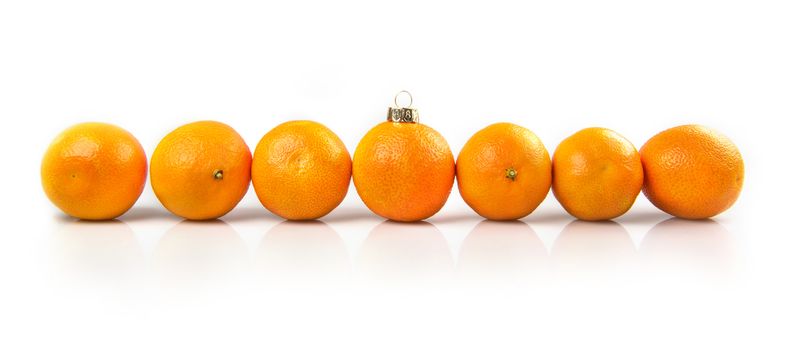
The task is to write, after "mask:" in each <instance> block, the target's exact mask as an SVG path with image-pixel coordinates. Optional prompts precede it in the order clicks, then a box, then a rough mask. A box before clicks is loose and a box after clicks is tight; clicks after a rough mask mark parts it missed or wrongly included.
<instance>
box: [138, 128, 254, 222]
mask: <svg viewBox="0 0 788 350" xmlns="http://www.w3.org/2000/svg"><path fill="white" fill-rule="evenodd" d="M251 165H252V154H251V152H250V151H249V147H248V146H246V143H244V140H243V139H242V138H241V135H239V134H238V133H237V132H236V131H235V130H233V128H231V127H230V126H228V125H226V124H222V123H220V122H215V121H200V122H195V123H191V124H186V125H184V126H181V127H179V128H177V129H175V130H174V131H172V132H171V133H169V134H168V135H167V136H165V137H164V139H162V140H161V142H159V145H158V146H156V150H154V151H153V157H151V160H150V181H151V186H152V187H153V192H154V193H156V197H157V198H158V199H159V201H160V202H161V204H162V205H164V207H165V208H167V210H169V211H170V212H172V213H173V214H175V215H178V216H181V217H183V218H186V219H190V220H210V219H216V218H218V217H221V216H223V215H224V214H227V213H228V212H229V211H230V210H232V209H233V208H234V207H235V206H236V205H237V204H238V202H239V201H240V200H241V198H243V196H244V194H246V190H247V189H248V188H249V178H250V176H251V170H250V169H251Z"/></svg>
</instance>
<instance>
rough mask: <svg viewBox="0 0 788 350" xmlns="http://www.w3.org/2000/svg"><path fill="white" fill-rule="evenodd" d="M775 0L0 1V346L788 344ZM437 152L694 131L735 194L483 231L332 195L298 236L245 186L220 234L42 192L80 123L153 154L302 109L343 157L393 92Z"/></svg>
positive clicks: (218, 227)
mask: <svg viewBox="0 0 788 350" xmlns="http://www.w3.org/2000/svg"><path fill="white" fill-rule="evenodd" d="M787 14H788V13H786V10H785V8H784V5H783V4H782V3H780V2H777V1H748V2H743V1H742V2H735V1H734V2H726V3H724V4H723V3H720V2H716V1H663V2H659V3H653V4H647V3H643V2H631V1H628V2H623V1H599V2H581V1H553V2H545V3H538V2H520V3H519V4H516V5H514V4H510V5H506V4H500V3H498V2H496V1H493V2H485V3H484V4H481V3H480V4H459V3H451V4H437V3H425V2H409V1H399V2H395V3H385V4H373V3H370V2H358V3H354V2H346V1H340V2H326V3H318V2H309V1H307V2H299V1H295V2H287V3H286V4H265V3H256V2H241V1H225V2H221V3H209V2H186V1H182V2H181V1H138V2H134V3H129V4H120V3H114V2H107V1H69V2H55V1H25V2H14V3H11V2H2V3H0V48H1V49H0V116H1V117H0V120H2V127H0V142H2V145H1V146H2V147H1V148H0V149H2V152H3V153H2V156H3V157H2V159H3V161H4V162H3V163H4V166H5V167H4V169H3V170H4V171H3V174H4V179H5V181H4V183H3V191H2V194H0V198H2V202H0V203H2V210H1V211H0V213H2V218H3V230H2V234H0V329H2V330H3V331H2V332H0V348H2V349H51V348H65V349H173V348H176V349H177V348H190V349H217V348H227V349H232V348H301V349H318V348H320V349H325V348H329V349H333V348H355V349H411V348H425V349H426V348H428V349H444V348H477V349H478V348H483V349H499V348H528V347H530V348H535V349H551V348H568V349H577V348H600V349H611V348H612V349H633V348H635V349H640V348H645V349H705V348H732V349H742V348H752V349H768V348H774V349H784V348H786V346H788V342H786V340H785V337H784V332H785V315H786V312H788V303H787V302H786V295H788V285H787V283H788V282H786V268H788V257H786V254H785V247H786V246H788V235H786V234H785V232H784V231H785V229H784V228H783V227H784V219H783V218H784V216H785V214H784V211H785V209H784V208H785V204H784V202H785V201H784V198H786V194H787V193H786V190H785V186H784V183H785V175H784V174H785V173H786V166H785V161H784V158H785V155H784V149H785V147H784V142H783V141H784V139H785V136H784V134H785V131H784V130H785V129H784V127H783V126H782V124H784V123H783V120H784V119H785V116H786V115H788V104H786V103H785V98H786V96H788V85H786V82H787V81H788V65H786V62H788V52H787V50H786V48H785V45H784V42H785V34H784V33H788V22H786V21H785V18H786V15H787ZM403 88H405V89H408V90H410V91H411V92H412V93H413V95H414V107H417V108H419V111H420V114H421V120H422V122H424V123H426V124H428V125H430V126H432V127H433V128H435V129H436V130H438V131H440V132H441V133H442V134H443V135H444V136H445V137H446V139H447V140H448V141H449V144H450V145H451V147H452V150H453V151H454V153H455V156H456V154H457V153H458V152H459V150H460V148H461V147H462V145H463V144H464V142H465V141H466V140H467V139H468V138H469V137H470V136H471V135H472V134H473V132H475V131H476V130H478V129H481V128H482V127H484V126H486V125H487V124H490V123H492V122H496V121H511V122H515V123H518V124H521V125H523V126H525V127H528V128H529V129H531V130H533V131H534V132H535V133H536V134H538V135H539V136H540V137H541V138H542V140H543V141H544V143H545V145H546V146H547V148H548V149H549V150H550V151H551V153H552V150H553V149H554V148H555V146H556V145H557V144H558V143H559V142H560V141H561V140H562V139H563V138H564V137H566V136H568V135H570V134H571V133H573V132H574V131H577V130H579V129H581V128H584V127H587V126H605V127H609V128H611V129H614V130H616V131H618V132H620V133H621V134H623V135H625V136H626V137H627V138H629V139H630V140H631V141H632V142H633V143H634V144H635V145H636V146H637V147H640V145H642V144H643V143H644V142H645V141H646V140H647V139H648V138H649V137H650V136H651V135H653V134H655V133H657V132H658V131H661V130H663V129H666V128H668V127H671V126H674V125H679V124H685V123H700V124H705V125H709V126H711V127H713V128H715V129H717V130H719V131H721V132H723V133H725V134H726V135H728V136H729V137H731V139H733V140H734V142H735V143H736V144H737V145H738V146H739V148H740V149H741V152H742V154H743V155H744V159H745V163H746V180H745V188H744V192H743V193H742V195H741V198H740V199H739V201H738V202H737V203H736V205H735V206H734V207H733V208H732V209H731V210H729V211H727V212H725V213H723V214H722V215H720V216H718V217H716V218H714V219H713V220H709V221H701V222H688V221H682V220H676V219H671V218H670V217H669V216H668V215H666V214H664V213H661V212H660V211H658V210H657V209H656V208H654V207H653V206H652V205H651V204H650V203H649V202H648V201H647V200H645V198H643V197H642V196H641V198H639V199H638V201H637V202H636V203H635V207H634V208H633V209H632V210H631V211H630V212H629V213H628V214H626V215H625V216H623V217H621V218H619V219H616V220H615V221H616V222H615V223H606V224H598V223H597V224H590V223H583V222H575V221H573V220H572V219H571V217H570V216H568V215H567V214H566V213H565V212H564V211H563V210H562V209H561V208H560V206H559V205H558V204H557V202H556V201H555V199H554V198H553V197H552V194H550V195H548V198H547V200H546V201H545V202H544V203H543V205H542V206H541V207H540V208H539V209H537V211H536V212H535V213H534V214H533V215H531V216H529V217H527V218H526V219H524V220H523V221H522V222H513V223H493V222H486V221H483V220H482V219H481V218H480V217H478V216H476V215H475V214H474V213H473V212H472V211H471V210H470V209H469V208H468V207H467V206H466V205H465V204H464V203H463V202H462V199H461V198H460V196H459V193H458V192H457V190H456V188H455V190H454V191H453V192H452V195H451V197H450V199H449V202H448V203H447V205H446V207H445V208H444V209H443V210H442V211H441V212H440V213H439V214H438V215H436V216H435V217H433V218H430V219H429V220H428V221H427V222H426V223H421V224H416V225H403V224H396V223H389V222H384V221H383V220H382V219H381V218H378V217H376V216H374V215H373V214H371V213H370V212H369V211H368V210H367V209H366V208H365V207H364V206H363V204H362V203H361V201H360V200H359V198H358V196H357V195H356V193H355V191H354V190H353V189H352V188H351V191H350V193H349V194H348V196H347V198H346V200H345V202H344V203H343V204H342V205H341V206H340V207H339V208H338V209H337V210H336V211H334V212H332V213H331V214H330V215H328V216H327V217H325V218H324V219H322V220H321V222H313V223H290V222H282V221H281V220H280V219H278V218H276V217H274V216H273V215H272V214H270V213H268V212H266V211H265V210H264V209H263V207H262V206H261V205H259V203H258V202H257V200H256V198H255V197H254V193H253V192H252V191H250V192H249V193H248V195H247V197H246V198H245V199H244V200H243V201H242V203H241V205H240V206H239V207H238V208H237V209H236V210H235V211H233V212H232V213H230V214H229V215H228V216H226V217H224V218H222V219H221V221H216V222H210V223H192V222H182V221H181V220H180V219H178V218H176V217H173V216H171V215H170V214H169V213H167V212H166V211H165V210H164V209H163V208H162V207H161V206H160V205H159V204H158V202H157V201H156V199H155V197H154V196H153V195H152V192H151V189H150V187H149V186H148V187H147V188H146V190H145V193H144V194H143V196H142V198H141V199H140V201H139V202H138V204H137V206H136V207H135V208H133V209H132V210H131V211H130V212H129V213H127V214H126V215H124V216H122V217H120V218H119V219H118V220H117V221H114V222H103V223H85V222H77V221H75V220H72V219H69V218H66V217H65V216H63V215H62V214H60V213H59V212H58V211H57V210H56V209H55V208H54V207H53V206H52V205H51V204H49V202H48V201H47V199H46V197H45V196H44V194H43V192H42V190H41V187H40V184H39V174H38V167H39V162H40V158H41V155H42V154H43V152H44V150H45V149H46V146H47V145H48V143H49V141H50V140H51V139H52V138H53V137H54V136H55V135H56V134H57V133H58V132H59V131H60V130H62V129H64V128H65V127H67V126H69V125H71V124H73V123H77V122H81V121H88V120H97V121H105V122H111V123H115V124H117V125H119V126H121V127H124V128H126V129H128V130H129V131H131V132H132V133H133V134H135V135H136V136H137V137H138V138H139V139H140V141H141V142H142V144H143V145H144V147H145V150H146V152H147V153H148V155H150V154H151V153H152V151H153V149H154V147H155V146H156V143H157V142H158V141H159V139H160V138H161V137H163V136H164V135H165V134H166V133H167V132H168V131H170V130H171V129H173V128H175V127H177V126H178V125H180V124H183V123H186V122H190V121H194V120H199V119H217V120H221V121H223V122H226V123H228V124H230V125H231V126H233V127H235V128H236V129H237V130H238V131H239V132H240V133H241V134H242V135H243V136H244V138H245V139H246V141H247V143H248V144H249V146H250V147H254V145H256V142H257V141H258V140H259V138H260V137H261V136H262V135H263V134H264V133H265V132H266V131H268V130H269V129H271V128H272V127H273V126H275V125H277V124H279V123H281V122H284V121H286V120H290V119H297V118H308V119H314V120H318V121H320V122H322V123H324V124H326V125H327V126H328V127H330V128H331V129H333V130H334V131H335V132H336V133H337V134H338V135H339V136H340V137H341V138H342V139H343V140H344V141H345V143H346V145H347V146H348V148H349V149H350V150H351V152H352V151H353V149H354V148H355V145H356V143H357V142H358V140H359V139H360V138H361V137H362V136H363V134H364V132H366V131H367V130H368V129H370V128H371V127H372V126H374V125H375V124H376V123H378V122H380V121H383V120H384V119H385V116H386V110H387V107H388V106H389V105H390V104H391V103H392V99H393V97H394V94H395V93H396V92H397V91H399V90H401V89H403Z"/></svg>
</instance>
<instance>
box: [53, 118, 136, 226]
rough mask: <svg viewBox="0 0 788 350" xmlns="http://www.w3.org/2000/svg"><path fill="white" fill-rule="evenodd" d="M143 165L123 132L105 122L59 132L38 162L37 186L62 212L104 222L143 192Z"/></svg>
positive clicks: (128, 134) (125, 208)
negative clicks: (39, 163)
mask: <svg viewBox="0 0 788 350" xmlns="http://www.w3.org/2000/svg"><path fill="white" fill-rule="evenodd" d="M147 167H148V162H147V158H146V157H145V151H144V150H143V149H142V146H141V145H140V143H139V141H137V139H136V138H135V137H134V136H133V135H132V134H131V133H129V132H128V131H126V130H123V129H121V128H119V127H117V126H114V125H111V124H105V123H82V124H77V125H74V126H72V127H70V128H68V129H66V130H64V131H63V132H62V133H60V135H58V136H57V137H56V138H55V140H54V141H52V143H51V144H50V145H49V148H48V149H47V151H46V153H45V154H44V159H43V160H42V162H41V185H42V186H43V187H44V192H45V193H46V195H47V197H49V200H50V201H52V203H53V204H55V206H57V207H58V208H60V210H62V211H63V212H65V213H66V214H68V215H70V216H73V217H75V218H79V219H85V220H109V219H113V218H116V217H118V216H120V215H122V214H123V213H125V212H126V211H127V210H129V209H130V208H131V207H132V206H133V205H134V203H135V202H136V201H137V198H139V196H140V194H141V193H142V190H143V189H144V188H145V176H146V174H147Z"/></svg>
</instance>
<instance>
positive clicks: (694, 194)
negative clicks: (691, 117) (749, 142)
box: [640, 125, 744, 219]
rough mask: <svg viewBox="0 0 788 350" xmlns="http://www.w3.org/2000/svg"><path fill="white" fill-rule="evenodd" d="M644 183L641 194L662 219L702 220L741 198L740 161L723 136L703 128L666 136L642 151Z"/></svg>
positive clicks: (677, 129) (680, 129)
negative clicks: (658, 212)
mask: <svg viewBox="0 0 788 350" xmlns="http://www.w3.org/2000/svg"><path fill="white" fill-rule="evenodd" d="M640 156H641V158H642V159H643V170H644V173H645V179H644V183H643V194H645V195H646V198H648V199H649V200H650V201H651V203H654V205H655V206H657V208H659V209H661V210H663V211H665V212H666V213H668V214H670V215H673V216H677V217H680V218H685V219H705V218H710V217H712V216H715V215H717V214H719V213H721V212H723V211H725V210H726V209H728V208H730V206H731V205H733V203H734V202H735V201H736V199H737V198H738V197H739V193H740V192H741V187H742V183H743V182H744V161H743V160H742V157H741V153H739V150H738V149H737V148H736V145H734V144H733V142H732V141H731V140H730V139H728V138H727V137H726V136H725V135H722V134H720V133H719V132H716V131H714V130H712V129H709V128H707V127H704V126H701V125H682V126H677V127H674V128H670V129H668V130H665V131H663V132H661V133H659V134H657V135H655V136H654V137H652V138H651V139H650V140H648V141H647V142H646V143H645V144H644V145H643V147H641V149H640Z"/></svg>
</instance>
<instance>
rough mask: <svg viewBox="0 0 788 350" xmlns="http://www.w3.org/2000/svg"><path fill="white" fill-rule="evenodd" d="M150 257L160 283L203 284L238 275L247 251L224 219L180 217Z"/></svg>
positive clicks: (240, 272)
mask: <svg viewBox="0 0 788 350" xmlns="http://www.w3.org/2000/svg"><path fill="white" fill-rule="evenodd" d="M152 260H153V267H154V270H155V271H156V272H157V274H158V277H159V278H161V280H162V282H163V283H164V284H168V285H169V284H175V285H191V284H198V285H199V284H206V285H207V283H208V282H217V281H226V280H230V279H233V278H237V277H239V276H240V275H241V274H242V273H243V272H244V271H245V270H246V268H247V266H248V262H249V253H248V251H247V249H246V246H245V245H244V242H243V240H242V239H241V237H240V236H239V235H238V233H236V232H235V230H234V229H233V228H232V227H231V226H230V225H228V224H227V223H225V222H224V221H221V220H211V221H200V222H196V221H190V220H184V221H181V222H179V223H178V224H176V225H175V226H173V227H172V228H171V229H169V230H168V231H167V232H166V233H165V234H164V235H163V236H162V237H161V239H160V240H159V243H158V245H157V246H156V248H155V249H154V251H153V258H152Z"/></svg>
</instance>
